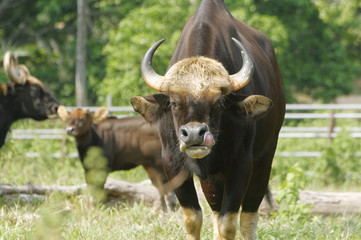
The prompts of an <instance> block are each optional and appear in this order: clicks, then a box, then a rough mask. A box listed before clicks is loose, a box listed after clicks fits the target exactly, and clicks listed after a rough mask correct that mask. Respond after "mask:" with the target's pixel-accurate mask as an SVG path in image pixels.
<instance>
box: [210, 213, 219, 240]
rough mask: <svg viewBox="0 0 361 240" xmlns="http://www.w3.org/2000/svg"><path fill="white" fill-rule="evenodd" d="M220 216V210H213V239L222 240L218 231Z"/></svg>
mask: <svg viewBox="0 0 361 240" xmlns="http://www.w3.org/2000/svg"><path fill="white" fill-rule="evenodd" d="M218 217H219V212H213V215H212V219H213V240H221V236H220V235H219V231H218Z"/></svg>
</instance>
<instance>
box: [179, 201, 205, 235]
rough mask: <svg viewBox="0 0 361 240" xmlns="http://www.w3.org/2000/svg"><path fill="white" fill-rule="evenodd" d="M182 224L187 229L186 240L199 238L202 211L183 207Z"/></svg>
mask: <svg viewBox="0 0 361 240" xmlns="http://www.w3.org/2000/svg"><path fill="white" fill-rule="evenodd" d="M183 215H184V225H185V228H186V230H187V239H188V240H199V239H200V238H201V227H202V211H201V210H194V209H191V208H183Z"/></svg>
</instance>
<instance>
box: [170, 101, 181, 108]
mask: <svg viewBox="0 0 361 240" xmlns="http://www.w3.org/2000/svg"><path fill="white" fill-rule="evenodd" d="M170 106H171V107H172V108H175V109H179V106H178V105H177V103H176V102H175V101H170Z"/></svg>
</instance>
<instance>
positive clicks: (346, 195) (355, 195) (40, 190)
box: [0, 178, 361, 215]
mask: <svg viewBox="0 0 361 240" xmlns="http://www.w3.org/2000/svg"><path fill="white" fill-rule="evenodd" d="M85 189H86V184H80V185H75V186H58V185H53V186H41V185H35V184H31V183H29V184H26V185H25V186H11V185H6V184H1V183H0V196H2V197H5V199H10V200H9V201H11V199H12V201H14V199H17V200H19V199H20V200H22V201H24V202H31V201H32V200H35V199H38V200H39V199H44V198H45V197H44V196H46V195H47V194H49V193H51V192H54V191H55V192H59V193H62V194H65V195H78V194H81V193H82V192H84V190H85ZM104 190H105V192H106V193H107V194H108V195H109V198H110V199H111V200H117V201H123V202H127V203H132V202H138V203H139V202H144V204H145V205H147V206H159V204H160V195H159V192H158V191H157V189H156V188H155V187H153V186H152V185H147V184H142V183H129V182H125V181H122V180H117V179H113V178H108V179H107V182H106V183H105V185H104ZM273 194H274V193H273ZM199 196H200V198H203V196H202V193H201V190H199ZM299 198H300V199H299V203H305V204H307V205H312V213H313V214H322V215H330V214H354V213H361V204H360V202H361V193H360V192H315V191H300V193H299ZM272 205H273V208H274V210H277V209H278V206H277V204H276V202H275V201H274V200H273V199H272ZM271 209H272V208H271V206H270V205H269V203H268V201H267V200H265V199H264V200H263V202H262V204H261V206H260V213H261V214H269V213H270V211H271Z"/></svg>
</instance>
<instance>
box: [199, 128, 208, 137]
mask: <svg viewBox="0 0 361 240" xmlns="http://www.w3.org/2000/svg"><path fill="white" fill-rule="evenodd" d="M206 132H207V129H206V128H202V129H201V130H200V131H199V136H200V137H203V136H204V134H206Z"/></svg>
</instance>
